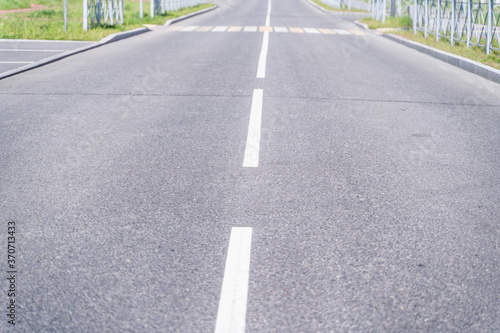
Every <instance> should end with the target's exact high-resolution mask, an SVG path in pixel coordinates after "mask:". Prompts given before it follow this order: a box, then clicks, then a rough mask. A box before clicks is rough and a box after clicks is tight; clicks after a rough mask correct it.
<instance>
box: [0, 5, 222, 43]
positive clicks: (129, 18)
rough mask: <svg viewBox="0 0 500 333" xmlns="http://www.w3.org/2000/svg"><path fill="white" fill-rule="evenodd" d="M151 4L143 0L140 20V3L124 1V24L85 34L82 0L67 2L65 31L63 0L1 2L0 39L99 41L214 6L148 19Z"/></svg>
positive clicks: (202, 6) (96, 28)
mask: <svg viewBox="0 0 500 333" xmlns="http://www.w3.org/2000/svg"><path fill="white" fill-rule="evenodd" d="M31 4H35V5H42V6H43V9H41V10H36V11H26V12H16V13H2V12H1V11H2V10H10V9H19V8H30V5H31ZM149 6H150V3H149V1H146V0H144V5H143V8H144V17H143V19H140V18H139V1H134V0H125V1H124V9H123V21H124V22H123V25H118V24H116V25H113V26H103V27H95V28H89V30H88V31H87V32H85V31H83V7H82V0H68V29H67V32H64V3H63V1H62V0H29V1H25V0H0V38H12V39H51V40H86V41H98V40H100V39H102V38H104V37H106V36H107V35H109V34H112V33H116V32H121V31H126V30H131V29H135V28H139V27H142V26H143V25H145V24H152V25H160V24H164V23H165V22H166V21H167V20H170V19H172V18H176V17H179V16H182V15H186V14H189V13H192V12H195V11H198V10H201V9H204V8H209V7H212V6H213V4H201V5H199V6H196V7H191V8H185V9H182V10H180V11H177V12H169V13H167V14H165V15H157V16H155V17H154V18H151V17H150V16H149Z"/></svg>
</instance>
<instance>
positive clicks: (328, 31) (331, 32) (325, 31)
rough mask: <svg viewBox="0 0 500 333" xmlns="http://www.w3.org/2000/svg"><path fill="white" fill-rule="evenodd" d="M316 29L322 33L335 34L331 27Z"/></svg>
mask: <svg viewBox="0 0 500 333" xmlns="http://www.w3.org/2000/svg"><path fill="white" fill-rule="evenodd" d="M318 31H319V32H321V33H322V34H326V35H335V31H333V30H332V29H322V28H319V29H318Z"/></svg>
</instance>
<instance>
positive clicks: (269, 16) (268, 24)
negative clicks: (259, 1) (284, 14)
mask: <svg viewBox="0 0 500 333" xmlns="http://www.w3.org/2000/svg"><path fill="white" fill-rule="evenodd" d="M270 25H271V0H269V2H268V3H267V15H266V27H268V26H270Z"/></svg>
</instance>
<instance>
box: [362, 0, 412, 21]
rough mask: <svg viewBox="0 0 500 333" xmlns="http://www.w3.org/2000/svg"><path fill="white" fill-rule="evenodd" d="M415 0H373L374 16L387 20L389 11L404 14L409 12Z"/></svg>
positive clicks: (377, 18)
mask: <svg viewBox="0 0 500 333" xmlns="http://www.w3.org/2000/svg"><path fill="white" fill-rule="evenodd" d="M412 3H413V0H395V1H394V2H391V0H373V7H372V10H371V11H372V16H373V18H374V19H376V20H379V21H382V22H385V18H386V17H387V13H388V12H389V13H390V14H393V15H397V16H403V15H404V14H407V15H408V14H409V9H410V7H411V4H412Z"/></svg>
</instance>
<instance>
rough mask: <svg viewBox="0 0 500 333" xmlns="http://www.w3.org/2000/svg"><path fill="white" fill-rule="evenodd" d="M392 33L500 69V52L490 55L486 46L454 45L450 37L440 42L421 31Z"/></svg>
mask: <svg viewBox="0 0 500 333" xmlns="http://www.w3.org/2000/svg"><path fill="white" fill-rule="evenodd" d="M391 33H392V34H394V35H398V36H401V37H404V38H406V39H410V40H413V41H415V42H418V43H420V44H424V45H427V46H430V47H434V48H436V49H439V50H442V51H446V52H449V53H453V54H456V55H459V56H461V57H464V58H468V59H471V60H474V61H477V62H480V63H482V64H485V65H487V66H491V67H493V68H496V69H500V52H498V51H492V52H491V53H490V54H489V55H487V54H486V50H485V48H484V47H479V46H472V47H471V48H470V49H468V48H467V46H466V45H465V44H464V43H456V44H455V45H454V46H452V45H451V44H450V40H449V39H446V38H442V39H441V40H440V41H439V42H438V41H436V38H435V37H434V35H430V36H429V37H428V38H425V37H424V34H423V33H422V32H420V31H419V32H417V34H414V33H413V31H394V32H391Z"/></svg>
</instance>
